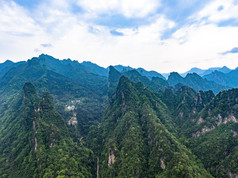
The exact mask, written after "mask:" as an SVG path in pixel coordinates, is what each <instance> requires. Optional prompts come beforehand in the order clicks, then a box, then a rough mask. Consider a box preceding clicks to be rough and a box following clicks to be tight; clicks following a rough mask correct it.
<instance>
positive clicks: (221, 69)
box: [180, 66, 231, 77]
mask: <svg viewBox="0 0 238 178" xmlns="http://www.w3.org/2000/svg"><path fill="white" fill-rule="evenodd" d="M214 71H219V72H223V73H228V72H230V71H231V69H229V68H228V67H226V66H223V67H212V68H209V69H200V68H197V67H194V68H192V69H190V70H189V71H187V72H185V73H182V74H180V75H181V76H182V77H185V76H186V75H187V74H189V73H196V74H198V75H200V76H202V77H203V76H204V75H208V74H210V73H212V72H214Z"/></svg>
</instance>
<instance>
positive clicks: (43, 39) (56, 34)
mask: <svg viewBox="0 0 238 178" xmlns="http://www.w3.org/2000/svg"><path fill="white" fill-rule="evenodd" d="M42 53H44V54H49V55H52V56H53V57H55V58H58V59H68V58H70V59H72V60H78V61H79V62H82V61H91V62H93V63H96V64H98V65H100V66H103V67H107V66H109V65H117V64H122V65H125V66H132V67H135V68H137V67H143V68H145V69H147V70H155V71H158V72H160V73H166V72H172V71H177V72H185V71H187V70H189V69H190V68H192V67H199V68H203V69H206V68H209V67H222V66H225V65H226V66H227V67H229V68H232V69H234V68H236V67H237V66H238V0H169V1H168V0H41V1H39V0H0V63H1V62H4V61H5V60H7V59H9V60H12V61H14V62H16V61H23V60H24V61H25V60H27V59H30V58H32V57H34V56H39V55H40V54H42Z"/></svg>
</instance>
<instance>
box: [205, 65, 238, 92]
mask: <svg viewBox="0 0 238 178" xmlns="http://www.w3.org/2000/svg"><path fill="white" fill-rule="evenodd" d="M203 78H205V79H207V80H210V81H214V82H216V83H218V84H220V85H225V86H230V87H232V88H238V69H235V70H231V71H230V72H228V73H224V72H219V71H214V72H212V73H210V74H208V75H205V76H203Z"/></svg>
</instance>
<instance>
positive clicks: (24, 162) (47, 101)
mask: <svg viewBox="0 0 238 178" xmlns="http://www.w3.org/2000/svg"><path fill="white" fill-rule="evenodd" d="M0 138H1V139H0V155H1V156H0V157H1V159H0V169H1V171H0V176H1V177H57V176H80V177H84V176H85V177H90V176H92V170H91V167H90V165H92V162H91V160H92V159H88V158H89V157H90V154H91V153H90V150H88V149H86V148H84V147H83V146H79V145H77V144H76V143H74V142H73V141H72V139H71V138H70V137H69V132H68V130H67V127H66V125H65V122H64V119H63V118H62V117H61V116H60V115H59V114H58V112H57V111H56V110H55V108H54V105H53V99H52V97H51V96H50V94H49V93H45V94H44V95H43V97H42V99H40V97H39V96H38V95H37V93H36V90H35V88H34V86H33V85H32V84H31V83H26V84H25V85H24V87H23V95H22V94H20V93H19V94H18V97H17V98H16V99H15V100H14V101H13V106H12V108H11V109H10V110H8V111H6V112H4V113H3V115H2V119H1V130H0Z"/></svg>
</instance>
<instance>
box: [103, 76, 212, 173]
mask: <svg viewBox="0 0 238 178" xmlns="http://www.w3.org/2000/svg"><path fill="white" fill-rule="evenodd" d="M168 113H169V112H168V109H167V107H166V106H165V105H164V103H163V102H162V101H161V100H160V99H159V98H158V96H157V95H156V94H155V93H153V92H152V91H150V90H149V89H147V88H145V87H144V86H143V85H142V84H141V83H137V84H134V83H131V82H130V81H129V80H128V79H127V78H126V77H124V76H122V77H121V78H120V81H119V84H118V87H117V91H116V93H115V95H114V96H113V99H112V102H111V103H110V106H109V108H108V110H107V112H106V115H105V120H104V124H103V140H104V142H103V143H104V147H103V151H102V154H101V158H100V163H101V166H100V176H101V177H210V175H209V174H208V173H207V172H206V170H205V169H204V168H203V167H202V165H201V164H199V163H197V161H196V158H195V157H194V156H193V155H192V154H191V152H189V151H188V150H187V149H186V148H185V147H184V146H183V145H181V144H180V143H179V142H178V141H177V139H176V138H175V137H174V136H173V135H172V134H171V133H170V132H169V131H168V130H167V129H166V127H168V126H169V125H170V126H171V127H172V123H170V122H169V121H171V118H170V115H169V114H168Z"/></svg>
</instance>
